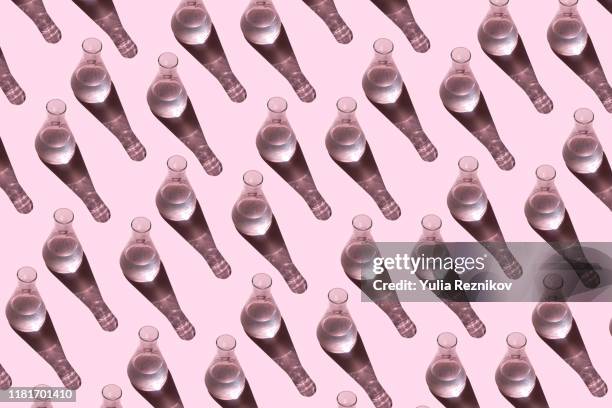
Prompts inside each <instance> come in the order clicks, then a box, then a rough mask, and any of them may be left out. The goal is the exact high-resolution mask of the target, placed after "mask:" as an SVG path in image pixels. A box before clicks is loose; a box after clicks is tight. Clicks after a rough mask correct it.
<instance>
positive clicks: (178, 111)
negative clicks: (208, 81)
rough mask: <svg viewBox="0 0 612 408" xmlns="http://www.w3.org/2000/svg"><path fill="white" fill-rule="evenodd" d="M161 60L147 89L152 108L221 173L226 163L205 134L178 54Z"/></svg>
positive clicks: (204, 163)
mask: <svg viewBox="0 0 612 408" xmlns="http://www.w3.org/2000/svg"><path fill="white" fill-rule="evenodd" d="M157 62H158V63H159V72H158V73H157V76H156V77H155V79H154V80H153V83H152V84H151V86H150V87H149V91H148V92H147V102H148V103H149V108H150V109H151V112H152V113H153V115H155V117H156V118H157V119H158V120H159V121H160V122H161V123H162V124H163V125H164V126H165V127H166V128H168V130H169V131H170V132H172V133H173V134H174V136H176V137H177V138H178V139H179V140H180V141H181V142H183V144H185V146H187V147H188V148H189V150H191V151H192V152H193V154H195V156H196V158H197V159H198V160H199V162H200V164H201V165H202V167H203V168H204V171H206V173H207V174H209V175H211V176H217V175H219V174H220V173H221V171H222V170H223V167H222V166H221V162H220V161H219V159H218V158H217V156H215V154H214V153H213V151H212V150H211V148H210V146H209V145H208V142H207V141H206V138H205V137H204V132H203V131H202V127H201V126H200V122H199V121H198V117H197V116H196V113H195V110H194V108H193V105H192V104H191V99H189V95H187V89H185V87H184V86H183V83H182V82H181V78H180V77H179V75H178V71H177V69H176V67H177V66H178V58H177V56H176V55H174V54H172V53H171V52H165V53H163V54H161V55H160V56H159V59H158V60H157Z"/></svg>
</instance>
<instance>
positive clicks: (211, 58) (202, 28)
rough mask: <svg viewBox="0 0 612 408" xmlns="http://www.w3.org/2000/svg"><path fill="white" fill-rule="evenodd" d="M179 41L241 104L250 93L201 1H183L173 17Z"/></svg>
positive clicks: (235, 100)
mask: <svg viewBox="0 0 612 408" xmlns="http://www.w3.org/2000/svg"><path fill="white" fill-rule="evenodd" d="M171 27H172V32H173V33H174V37H175V38H176V40H177V41H178V42H179V44H181V45H182V46H183V48H185V49H186V50H187V51H188V52H189V53H190V54H191V55H193V57H194V58H195V59H196V60H198V62H199V63H200V64H202V65H203V66H204V67H205V68H206V69H207V70H208V71H210V73H211V74H212V75H213V76H214V77H215V78H216V79H217V81H219V83H220V84H221V86H222V87H223V89H224V90H225V92H226V93H227V96H229V98H230V99H231V100H232V101H233V102H242V101H244V100H245V99H246V97H247V92H246V90H245V89H244V87H243V86H242V84H241V83H240V81H238V78H236V76H235V75H234V73H233V72H232V68H231V67H230V64H229V61H228V60H227V56H226V55H225V51H224V50H223V46H222V45H221V40H219V35H218V34H217V30H216V29H215V26H214V25H213V23H212V20H211V17H210V14H208V11H207V10H206V7H205V6H204V2H203V1H202V0H180V2H179V5H178V8H177V9H176V11H175V12H174V14H173V15H172V22H171Z"/></svg>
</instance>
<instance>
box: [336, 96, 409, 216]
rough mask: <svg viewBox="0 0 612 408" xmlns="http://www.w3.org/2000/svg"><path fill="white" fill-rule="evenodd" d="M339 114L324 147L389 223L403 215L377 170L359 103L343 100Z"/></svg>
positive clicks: (350, 99) (339, 104)
mask: <svg viewBox="0 0 612 408" xmlns="http://www.w3.org/2000/svg"><path fill="white" fill-rule="evenodd" d="M336 107H337V108H338V115H337V116H336V119H335V120H334V123H333V124H332V126H331V128H330V129H329V131H328V132H327V136H326V137H325V146H326V147H327V152H328V153H329V155H330V156H331V158H332V160H333V161H334V162H335V163H336V164H337V165H338V166H339V167H340V168H341V169H342V170H344V171H345V172H346V174H348V175H349V176H350V177H351V178H352V179H353V180H354V181H355V182H356V183H357V184H359V186H360V187H361V188H363V189H364V190H365V191H366V192H367V193H368V194H369V195H370V197H372V199H373V200H374V202H376V205H377V206H378V208H379V209H380V211H381V212H382V214H383V215H384V217H385V218H386V219H388V220H396V219H398V218H399V217H400V216H401V215H402V211H401V209H400V207H399V206H398V205H397V203H396V202H395V200H394V199H393V197H391V194H389V191H388V190H387V187H386V186H385V183H384V181H383V179H382V176H381V175H380V171H379V170H378V165H377V164H376V160H375V159H374V155H373V154H372V150H371V149H370V145H369V144H368V141H367V140H366V137H365V135H364V133H363V130H362V129H361V126H360V125H359V122H358V121H357V116H356V115H355V111H356V110H357V101H355V100H354V99H353V98H350V97H344V98H340V99H339V100H338V103H337V104H336Z"/></svg>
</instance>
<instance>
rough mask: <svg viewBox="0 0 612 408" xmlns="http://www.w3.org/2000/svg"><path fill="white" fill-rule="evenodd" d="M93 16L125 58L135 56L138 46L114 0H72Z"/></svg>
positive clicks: (89, 15) (90, 16)
mask: <svg viewBox="0 0 612 408" xmlns="http://www.w3.org/2000/svg"><path fill="white" fill-rule="evenodd" d="M72 1H73V2H74V4H76V5H77V6H79V8H80V9H81V10H83V12H84V13H85V14H87V16H88V17H89V18H91V19H92V20H93V21H94V22H95V23H96V24H97V25H98V26H99V27H100V28H101V29H102V30H104V32H105V33H106V34H108V36H109V37H110V39H111V40H112V41H113V43H115V47H117V49H118V50H119V52H120V53H121V55H122V56H124V57H125V58H133V57H135V56H136V54H138V48H137V47H136V44H134V42H133V41H132V39H131V38H130V36H129V35H128V33H127V32H126V31H125V28H123V24H122V23H121V20H120V19H119V14H118V13H117V9H115V4H114V3H113V0H72Z"/></svg>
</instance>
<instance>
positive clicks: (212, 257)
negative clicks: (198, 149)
mask: <svg viewBox="0 0 612 408" xmlns="http://www.w3.org/2000/svg"><path fill="white" fill-rule="evenodd" d="M167 166H168V174H167V176H166V179H165V180H164V182H163V183H162V185H161V186H160V188H159V190H157V196H156V197H155V203H156V205H157V209H158V210H159V214H160V215H161V216H162V218H163V219H164V220H165V221H166V222H167V223H168V224H169V225H170V226H171V227H172V228H173V229H174V230H175V231H176V232H178V233H179V234H180V235H181V236H182V237H183V238H184V239H185V241H187V242H189V244H190V245H191V246H192V247H193V248H194V249H195V250H196V251H198V253H199V254H200V255H202V257H203V258H204V260H205V261H206V263H207V264H208V266H209V267H210V269H212V271H213V273H214V274H215V276H216V277H217V278H219V279H227V278H228V277H229V276H230V275H231V273H232V269H231V268H230V266H229V264H228V263H227V262H226V260H225V258H223V255H221V253H220V252H219V250H218V249H217V245H216V244H215V240H214V239H213V236H212V234H211V232H210V228H209V227H208V223H207V222H206V218H205V217H204V213H203V212H202V207H201V206H200V202H199V201H198V199H197V198H196V195H195V191H193V188H192V187H191V184H190V183H189V179H188V178H187V173H186V170H187V160H185V158H184V157H183V156H178V155H177V156H172V157H170V158H169V159H168V162H167Z"/></svg>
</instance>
